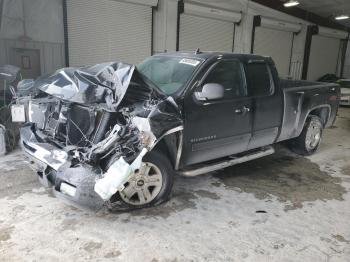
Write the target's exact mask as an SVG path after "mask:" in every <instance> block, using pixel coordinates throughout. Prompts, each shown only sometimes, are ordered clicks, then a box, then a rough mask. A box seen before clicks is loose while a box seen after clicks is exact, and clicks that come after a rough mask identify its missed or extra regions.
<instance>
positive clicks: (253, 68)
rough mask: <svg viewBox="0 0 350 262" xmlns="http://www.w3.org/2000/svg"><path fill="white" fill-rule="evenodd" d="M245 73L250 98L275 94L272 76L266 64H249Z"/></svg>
mask: <svg viewBox="0 0 350 262" xmlns="http://www.w3.org/2000/svg"><path fill="white" fill-rule="evenodd" d="M245 71H246V81H247V87H248V96H251V97H257V96H270V95H272V94H273V93H274V84H273V81H272V74H271V71H270V68H269V66H268V65H267V63H266V62H260V61H259V62H249V63H248V64H247V65H246V70H245Z"/></svg>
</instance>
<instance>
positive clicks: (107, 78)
mask: <svg viewBox="0 0 350 262" xmlns="http://www.w3.org/2000/svg"><path fill="white" fill-rule="evenodd" d="M34 88H37V89H39V90H41V91H43V92H45V93H47V94H49V95H52V96H55V97H57V98H60V99H62V100H65V101H68V102H74V103H80V104H94V103H106V104H107V105H108V107H109V108H110V109H112V110H116V108H117V107H118V105H119V104H120V103H121V102H122V100H123V99H124V98H126V99H129V100H131V101H129V102H139V101H146V100H151V99H166V97H167V96H166V95H165V94H164V93H163V92H162V91H161V90H160V89H159V88H158V87H156V86H155V85H154V84H153V83H151V82H150V81H149V80H148V79H147V78H145V77H144V76H143V75H142V74H141V73H140V72H138V71H137V69H136V67H135V66H134V65H130V64H125V63H121V62H110V63H102V64H97V65H94V66H89V67H80V68H73V67H69V68H63V69H59V70H57V71H56V72H55V73H53V74H51V75H48V76H43V77H40V78H38V79H37V80H36V81H35V82H34ZM128 93H133V95H132V96H130V95H129V96H128Z"/></svg>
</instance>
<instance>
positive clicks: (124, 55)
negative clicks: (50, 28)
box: [67, 0, 155, 66]
mask: <svg viewBox="0 0 350 262" xmlns="http://www.w3.org/2000/svg"><path fill="white" fill-rule="evenodd" d="M146 2H147V1H144V3H146ZM154 2H155V1H150V4H149V5H145V4H134V3H128V2H118V1H114V0H89V1H86V0H68V1H67V22H68V45H69V62H70V65H71V66H79V65H89V64H96V63H101V62H106V61H123V62H127V63H132V64H135V63H138V62H140V61H142V60H143V59H144V58H146V57H147V56H150V55H151V48H152V8H151V6H152V5H153V3H154Z"/></svg>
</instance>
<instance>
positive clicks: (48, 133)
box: [12, 62, 182, 210]
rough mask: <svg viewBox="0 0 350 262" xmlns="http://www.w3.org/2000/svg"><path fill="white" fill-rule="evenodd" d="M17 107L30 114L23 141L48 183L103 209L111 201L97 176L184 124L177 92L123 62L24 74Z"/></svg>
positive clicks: (19, 116)
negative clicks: (35, 75) (30, 77)
mask: <svg viewBox="0 0 350 262" xmlns="http://www.w3.org/2000/svg"><path fill="white" fill-rule="evenodd" d="M12 114H13V119H14V121H24V122H25V123H24V124H23V127H22V128H21V130H20V134H21V140H20V145H21V147H22V148H23V151H24V152H25V154H26V156H27V157H28V158H29V162H30V163H31V165H32V167H33V169H34V170H35V171H36V172H37V174H38V177H39V179H40V181H41V183H42V184H43V185H45V186H46V187H52V188H53V190H54V193H55V194H56V195H57V196H59V197H61V198H64V199H67V200H69V201H71V202H74V203H76V204H78V205H81V206H86V207H89V208H93V209H95V210H96V209H99V208H101V207H102V206H103V205H104V204H105V203H106V202H108V201H109V200H106V199H103V198H101V196H100V195H99V194H97V193H96V190H95V184H96V181H98V180H99V179H102V178H103V177H104V176H105V174H107V173H108V170H109V169H110V168H111V167H112V166H113V165H114V164H115V162H116V161H118V160H120V159H121V158H122V159H123V161H125V162H126V163H129V164H130V163H132V162H133V161H134V160H135V159H136V158H137V157H138V156H139V155H140V153H141V152H143V151H145V152H146V151H150V150H152V148H153V147H154V146H155V145H156V143H157V142H158V141H159V140H160V139H161V138H162V137H163V136H164V135H165V134H168V133H171V132H173V131H174V132H175V131H179V130H181V129H182V120H181V116H180V113H179V110H178V108H177V105H176V103H175V102H174V100H173V99H172V98H171V97H167V96H166V95H164V94H163V93H162V91H160V90H159V89H158V88H157V87H156V86H154V85H153V84H152V83H151V82H149V80H148V79H146V78H145V77H144V76H143V75H142V74H141V73H139V72H138V71H137V69H136V68H135V66H132V65H128V64H123V63H118V62H116V63H106V64H99V65H96V66H92V67H85V68H65V69H61V70H58V71H57V72H55V73H54V74H52V75H50V76H46V77H42V78H40V79H38V80H36V81H33V82H30V81H23V82H21V83H19V85H18V96H17V98H16V103H15V105H14V107H13V110H12Z"/></svg>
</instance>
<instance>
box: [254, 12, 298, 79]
mask: <svg viewBox="0 0 350 262" xmlns="http://www.w3.org/2000/svg"><path fill="white" fill-rule="evenodd" d="M258 18H259V26H257V27H255V34H254V43H253V44H254V45H253V53H254V54H258V55H264V56H271V57H272V59H273V60H274V61H275V64H276V68H277V70H278V73H279V75H280V77H282V78H285V77H287V76H289V75H290V72H289V71H290V70H289V69H290V62H291V57H292V48H293V41H294V37H293V34H294V33H297V32H300V30H301V25H300V24H295V23H290V22H286V21H280V20H274V19H271V18H267V17H258Z"/></svg>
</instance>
